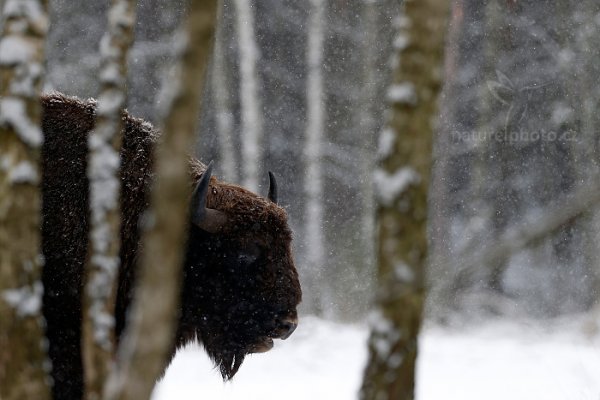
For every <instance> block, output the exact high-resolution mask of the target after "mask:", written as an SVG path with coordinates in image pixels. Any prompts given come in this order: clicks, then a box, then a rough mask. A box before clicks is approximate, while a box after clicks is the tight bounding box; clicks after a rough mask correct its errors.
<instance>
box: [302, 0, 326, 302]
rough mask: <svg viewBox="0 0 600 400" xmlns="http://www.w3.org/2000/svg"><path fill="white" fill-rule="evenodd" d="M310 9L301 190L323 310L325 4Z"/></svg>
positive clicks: (315, 2) (319, 0) (309, 256)
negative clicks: (322, 154)
mask: <svg viewBox="0 0 600 400" xmlns="http://www.w3.org/2000/svg"><path fill="white" fill-rule="evenodd" d="M310 3H311V11H310V16H309V23H308V48H307V64H308V76H307V88H306V97H307V116H306V142H305V145H304V163H305V168H306V176H305V178H304V192H305V195H306V211H305V213H306V227H305V235H306V263H307V264H308V267H309V268H311V269H312V270H313V273H312V274H311V275H312V276H316V277H317V279H318V280H319V281H320V282H315V283H316V285H312V286H313V287H318V288H319V289H320V293H316V295H315V296H314V297H315V300H314V302H315V304H314V305H313V307H316V309H317V311H320V312H326V311H327V309H328V308H330V307H331V304H329V303H330V300H328V298H329V293H328V292H329V290H330V289H329V288H328V287H327V285H326V284H325V283H326V281H327V279H326V278H325V277H323V279H321V271H323V266H324V265H325V242H324V241H325V235H324V234H323V227H322V224H323V200H324V199H323V174H322V168H323V165H322V160H321V152H322V142H323V134H324V132H323V129H324V122H325V115H324V104H323V71H322V68H323V39H324V23H325V21H324V17H325V4H324V1H323V0H311V2H310Z"/></svg>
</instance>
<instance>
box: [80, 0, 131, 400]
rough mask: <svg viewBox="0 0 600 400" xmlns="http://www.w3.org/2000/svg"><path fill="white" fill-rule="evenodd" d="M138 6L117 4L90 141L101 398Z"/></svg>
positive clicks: (88, 323)
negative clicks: (124, 115)
mask: <svg viewBox="0 0 600 400" xmlns="http://www.w3.org/2000/svg"><path fill="white" fill-rule="evenodd" d="M134 22H135V2H134V1H132V0H113V1H112V4H111V7H110V9H109V11H108V31H107V32H106V33H105V35H104V37H103V38H102V40H101V42H100V56H101V70H100V74H99V77H100V85H101V92H100V95H99V96H98V102H97V106H96V124H95V127H94V129H93V130H92V132H91V133H90V136H89V138H88V147H89V151H90V154H89V162H88V170H87V174H88V179H89V182H90V216H91V228H90V245H91V249H90V257H89V262H88V265H87V266H86V268H87V273H86V279H87V281H86V290H85V299H84V313H83V344H84V350H83V352H84V366H85V373H86V379H85V383H86V396H87V398H88V399H98V398H100V397H101V394H102V388H103V385H104V381H105V379H106V376H107V375H108V371H109V370H110V368H111V367H112V358H113V353H114V343H113V340H114V332H113V329H114V326H115V322H114V316H113V308H114V306H113V304H114V296H115V288H116V278H117V271H118V269H119V263H120V260H119V244H120V243H119V240H120V212H119V194H120V180H119V166H120V158H119V150H120V147H121V141H122V140H121V131H122V128H123V120H122V115H121V110H122V109H123V108H124V107H125V101H126V88H125V85H126V81H127V54H128V52H129V49H130V47H131V43H132V41H133V25H134Z"/></svg>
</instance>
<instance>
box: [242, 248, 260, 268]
mask: <svg viewBox="0 0 600 400" xmlns="http://www.w3.org/2000/svg"><path fill="white" fill-rule="evenodd" d="M260 255H261V249H260V247H259V246H258V245H257V244H255V243H252V244H250V245H248V246H246V248H244V249H243V250H241V251H240V252H239V253H238V257H237V258H238V262H239V263H240V265H251V264H254V263H255V262H256V260H258V258H259V257H260Z"/></svg>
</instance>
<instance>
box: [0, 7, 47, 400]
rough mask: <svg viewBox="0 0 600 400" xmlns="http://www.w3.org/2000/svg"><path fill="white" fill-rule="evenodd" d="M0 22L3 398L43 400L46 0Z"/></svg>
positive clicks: (8, 12) (7, 10)
mask: <svg viewBox="0 0 600 400" xmlns="http://www.w3.org/2000/svg"><path fill="white" fill-rule="evenodd" d="M0 26H1V27H2V36H1V37H0V138H1V142H2V143H1V144H0V321H2V323H0V398H2V399H4V400H13V399H24V398H35V399H41V400H44V399H49V398H50V391H49V386H48V379H49V378H48V376H47V374H48V372H49V370H50V361H49V360H48V359H47V356H46V354H45V352H46V350H47V341H46V340H45V339H44V336H43V326H44V320H43V317H42V315H41V297H42V295H43V286H42V283H41V280H40V275H41V267H42V265H43V257H42V256H41V254H40V222H41V221H40V206H41V201H40V200H41V199H40V190H39V186H38V185H39V177H40V167H39V163H40V148H41V145H42V141H43V138H42V131H41V128H40V122H41V105H40V102H39V92H40V89H41V86H42V75H43V57H44V51H43V50H44V44H45V36H46V33H47V30H48V19H47V2H45V1H37V0H20V1H19V0H6V1H5V2H4V4H3V10H2V22H1V23H0Z"/></svg>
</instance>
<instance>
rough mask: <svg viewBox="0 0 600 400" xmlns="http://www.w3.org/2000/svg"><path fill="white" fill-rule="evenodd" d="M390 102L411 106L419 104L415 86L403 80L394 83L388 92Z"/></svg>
mask: <svg viewBox="0 0 600 400" xmlns="http://www.w3.org/2000/svg"><path fill="white" fill-rule="evenodd" d="M387 100H388V101H389V102H390V103H404V104H409V105H411V106H416V105H417V93H416V92H415V86H414V85H413V84H412V83H410V82H402V83H398V84H395V85H392V86H391V87H390V89H389V90H388V93H387Z"/></svg>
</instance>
